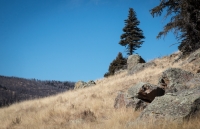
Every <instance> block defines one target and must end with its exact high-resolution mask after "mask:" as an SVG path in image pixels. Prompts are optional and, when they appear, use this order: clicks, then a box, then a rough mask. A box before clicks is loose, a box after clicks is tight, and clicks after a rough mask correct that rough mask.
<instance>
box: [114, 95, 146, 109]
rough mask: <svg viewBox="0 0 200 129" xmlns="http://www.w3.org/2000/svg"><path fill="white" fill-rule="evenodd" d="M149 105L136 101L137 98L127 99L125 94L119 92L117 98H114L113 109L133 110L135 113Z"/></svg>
mask: <svg viewBox="0 0 200 129" xmlns="http://www.w3.org/2000/svg"><path fill="white" fill-rule="evenodd" d="M148 104H149V103H147V102H145V101H143V100H140V99H137V98H128V97H127V93H124V92H119V93H118V95H117V97H116V98H115V102H114V108H116V109H119V108H123V107H126V108H133V109H134V110H135V111H137V110H143V109H144V108H146V106H147V105H148Z"/></svg>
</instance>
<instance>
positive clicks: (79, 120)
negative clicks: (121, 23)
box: [0, 56, 200, 129]
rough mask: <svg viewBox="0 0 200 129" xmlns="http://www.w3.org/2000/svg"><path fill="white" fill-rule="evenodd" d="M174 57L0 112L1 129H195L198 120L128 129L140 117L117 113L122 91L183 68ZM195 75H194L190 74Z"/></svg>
mask: <svg viewBox="0 0 200 129" xmlns="http://www.w3.org/2000/svg"><path fill="white" fill-rule="evenodd" d="M174 57H175V56H166V57H163V58H160V59H155V60H153V61H154V62H155V63H156V64H157V66H154V67H151V68H147V69H145V70H144V71H141V72H138V73H137V74H134V75H129V76H128V75H127V72H126V71H124V72H122V73H120V74H117V75H114V76H112V77H109V78H102V79H99V80H96V83H97V85H96V86H93V87H89V88H85V89H79V90H71V91H67V92H65V93H62V94H58V95H55V96H51V97H47V98H43V99H37V100H30V101H25V102H21V103H17V104H13V105H11V106H9V107H5V108H1V109H0V129H124V128H130V129H155V128H157V129H180V128H182V129H193V128H196V127H199V126H200V122H199V119H197V120H193V121H189V122H187V123H184V124H182V125H180V124H178V123H168V122H163V123H161V124H159V126H156V125H155V124H154V123H149V124H146V125H145V124H143V125H135V126H134V127H133V126H132V127H129V126H127V123H128V122H131V121H134V120H135V119H136V118H137V117H138V116H139V114H140V112H135V111H133V110H132V109H126V108H122V109H114V107H113V105H114V100H115V97H116V95H117V93H118V92H119V91H126V90H127V89H128V88H129V87H131V86H133V85H134V84H136V83H138V82H140V81H143V82H149V83H152V84H157V83H158V78H159V76H160V75H161V73H162V72H163V71H164V70H166V69H167V68H169V67H183V66H181V65H180V64H181V63H182V62H181V61H180V62H178V63H175V64H172V63H171V62H172V60H173V59H174ZM191 72H193V71H191Z"/></svg>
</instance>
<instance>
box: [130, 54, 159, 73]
mask: <svg viewBox="0 0 200 129" xmlns="http://www.w3.org/2000/svg"><path fill="white" fill-rule="evenodd" d="M152 66H156V64H155V63H154V62H147V63H146V62H145V60H144V59H143V58H142V57H141V56H139V55H130V56H129V57H128V60H127V70H128V74H129V75H131V74H135V73H137V72H139V71H142V70H144V69H145V68H148V67H152Z"/></svg>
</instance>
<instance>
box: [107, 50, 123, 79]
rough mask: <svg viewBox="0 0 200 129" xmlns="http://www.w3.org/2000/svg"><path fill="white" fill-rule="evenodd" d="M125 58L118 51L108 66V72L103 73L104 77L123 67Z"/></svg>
mask: <svg viewBox="0 0 200 129" xmlns="http://www.w3.org/2000/svg"><path fill="white" fill-rule="evenodd" d="M126 64H127V59H126V58H124V57H123V55H122V53H121V52H119V53H118V55H117V57H116V59H114V60H113V61H112V62H111V63H110V66H109V69H108V72H107V73H105V74H104V77H108V76H110V75H114V73H115V72H116V71H118V70H120V69H125V68H126Z"/></svg>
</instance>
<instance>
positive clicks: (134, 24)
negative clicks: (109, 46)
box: [119, 8, 145, 55]
mask: <svg viewBox="0 0 200 129" xmlns="http://www.w3.org/2000/svg"><path fill="white" fill-rule="evenodd" d="M124 21H125V27H124V28H123V31H124V33H123V34H122V35H121V41H120V42H119V44H120V45H122V46H125V47H126V50H127V51H126V52H127V54H128V55H132V54H133V53H134V51H135V50H136V49H137V48H140V47H141V45H142V43H143V42H144V41H142V39H144V38H145V37H144V36H143V31H142V30H141V29H140V28H138V25H139V24H140V22H139V21H138V20H137V17H136V12H135V11H134V10H133V8H130V9H129V15H128V19H127V20H124Z"/></svg>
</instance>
